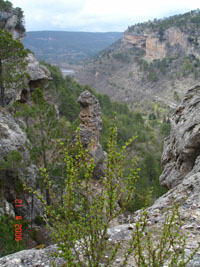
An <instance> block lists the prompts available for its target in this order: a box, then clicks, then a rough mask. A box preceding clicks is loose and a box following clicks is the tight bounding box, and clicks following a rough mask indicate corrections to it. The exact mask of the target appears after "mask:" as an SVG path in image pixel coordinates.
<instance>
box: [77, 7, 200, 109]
mask: <svg viewBox="0 0 200 267" xmlns="http://www.w3.org/2000/svg"><path fill="white" fill-rule="evenodd" d="M199 35H200V11H199V10H197V11H191V12H188V13H186V14H183V15H177V16H173V17H169V18H167V19H163V20H154V21H152V22H147V23H140V24H137V25H133V26H131V27H129V28H128V29H127V31H125V32H124V34H123V38H122V39H121V43H120V44H119V43H118V45H116V47H114V46H113V47H112V49H110V50H109V49H107V50H106V51H104V52H103V53H102V54H101V55H100V56H99V57H98V58H97V59H95V60H92V61H90V62H89V63H88V64H87V65H86V66H85V67H82V69H81V70H80V71H79V72H78V73H77V74H76V78H77V80H78V81H79V82H80V83H82V84H88V85H90V86H92V87H94V88H95V89H96V90H98V91H99V92H101V93H106V94H108V95H109V96H111V98H112V99H114V100H120V101H123V102H126V103H128V104H129V106H130V107H132V108H137V109H140V110H142V111H143V110H146V111H147V110H149V108H150V107H152V106H153V105H154V103H155V102H160V103H161V105H162V106H165V105H169V106H170V107H172V108H174V107H176V105H177V103H178V102H179V100H180V98H181V97H182V96H183V95H184V93H185V92H186V90H187V88H188V87H191V86H192V85H194V84H196V83H197V82H198V81H200V38H199Z"/></svg>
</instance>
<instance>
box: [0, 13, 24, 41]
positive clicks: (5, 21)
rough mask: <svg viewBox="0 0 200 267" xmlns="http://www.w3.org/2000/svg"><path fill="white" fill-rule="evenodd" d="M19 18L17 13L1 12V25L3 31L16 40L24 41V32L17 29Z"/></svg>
mask: <svg viewBox="0 0 200 267" xmlns="http://www.w3.org/2000/svg"><path fill="white" fill-rule="evenodd" d="M17 22H18V16H17V15H16V14H15V13H11V12H5V11H0V25H1V27H2V28H3V29H5V30H7V31H9V32H10V33H11V34H12V36H13V38H14V39H16V40H17V39H22V38H23V37H24V31H20V30H19V29H17V28H16V25H17Z"/></svg>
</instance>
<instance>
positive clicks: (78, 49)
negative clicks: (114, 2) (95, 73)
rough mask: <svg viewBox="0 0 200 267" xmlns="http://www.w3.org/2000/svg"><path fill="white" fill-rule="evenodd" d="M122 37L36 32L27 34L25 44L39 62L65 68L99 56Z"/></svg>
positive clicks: (94, 33) (117, 33)
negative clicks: (67, 65) (66, 65)
mask: <svg viewBox="0 0 200 267" xmlns="http://www.w3.org/2000/svg"><path fill="white" fill-rule="evenodd" d="M121 37H122V33H121V32H106V33H99V32H67V31H35V32H27V33H26V37H25V38H24V39H23V44H24V46H25V48H28V49H30V50H32V51H33V52H34V53H35V56H36V57H37V58H38V60H45V61H47V62H49V63H54V64H57V65H59V66H64V65H65V64H77V63H80V62H81V61H83V60H85V59H87V58H88V57H91V56H96V55H98V54H99V52H101V51H102V50H104V49H106V48H107V47H109V46H110V45H112V44H113V43H114V42H116V41H117V40H118V39H120V38H121Z"/></svg>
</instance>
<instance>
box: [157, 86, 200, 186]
mask: <svg viewBox="0 0 200 267" xmlns="http://www.w3.org/2000/svg"><path fill="white" fill-rule="evenodd" d="M199 114H200V85H196V86H195V87H193V88H192V89H190V90H189V91H188V93H187V94H186V96H185V98H184V99H183V101H182V103H181V105H180V106H179V107H178V109H177V110H176V112H175V113H174V115H173V116H172V118H171V133H170V136H169V137H168V138H167V139H166V140H165V144H164V151H163V155H162V165H163V173H162V175H161V176H160V183H161V185H163V186H166V187H169V188H173V187H174V186H176V185H177V184H179V183H181V182H182V180H183V179H184V178H185V176H186V175H187V174H188V173H189V172H190V171H191V170H192V169H193V168H194V166H195V160H196V158H197V157H198V156H199V155H200V116H199Z"/></svg>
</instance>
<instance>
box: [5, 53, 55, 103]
mask: <svg viewBox="0 0 200 267" xmlns="http://www.w3.org/2000/svg"><path fill="white" fill-rule="evenodd" d="M25 60H26V61H27V67H26V70H25V72H26V73H27V77H26V78H25V81H24V86H15V83H13V84H12V85H11V86H10V87H9V88H6V89H5V93H4V102H5V106H6V107H10V106H11V105H12V104H13V102H15V101H20V102H23V103H26V102H28V100H29V99H30V92H31V91H34V88H36V87H43V88H44V87H45V86H46V82H47V81H48V80H50V79H51V78H50V76H51V74H50V72H49V70H48V69H47V68H46V67H45V66H43V65H41V64H40V63H39V62H38V61H37V59H36V58H35V57H34V55H33V54H32V53H29V54H28V56H27V58H26V59H25Z"/></svg>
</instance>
